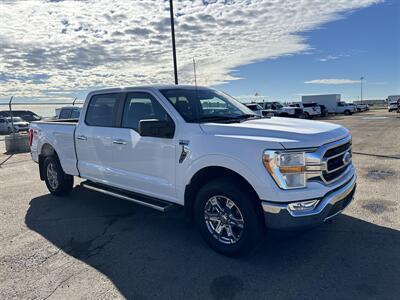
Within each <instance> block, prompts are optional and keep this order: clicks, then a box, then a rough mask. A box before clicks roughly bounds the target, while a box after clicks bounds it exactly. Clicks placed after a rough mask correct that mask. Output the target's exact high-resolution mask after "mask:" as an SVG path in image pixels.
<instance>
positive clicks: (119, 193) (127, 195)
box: [81, 181, 177, 212]
mask: <svg viewBox="0 0 400 300" xmlns="http://www.w3.org/2000/svg"><path fill="white" fill-rule="evenodd" d="M81 186H82V187H85V188H87V189H90V190H93V191H96V192H100V193H103V194H106V195H110V196H113V197H117V198H120V199H124V200H129V201H132V202H134V203H136V204H139V205H142V206H146V207H149V208H153V209H155V210H158V211H161V212H167V211H169V210H171V209H172V208H174V207H176V206H177V205H175V204H174V203H171V202H167V201H164V200H160V199H156V198H151V197H148V196H142V195H138V194H136V193H132V192H129V191H125V190H121V189H117V188H113V187H109V186H106V185H103V184H99V183H94V182H91V181H85V182H82V183H81Z"/></svg>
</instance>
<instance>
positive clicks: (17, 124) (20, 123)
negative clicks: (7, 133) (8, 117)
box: [10, 122, 29, 126]
mask: <svg viewBox="0 0 400 300" xmlns="http://www.w3.org/2000/svg"><path fill="white" fill-rule="evenodd" d="M10 125H11V122H10ZM28 125H29V123H28V122H14V126H28Z"/></svg>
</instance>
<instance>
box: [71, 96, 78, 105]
mask: <svg viewBox="0 0 400 300" xmlns="http://www.w3.org/2000/svg"><path fill="white" fill-rule="evenodd" d="M77 98H78V97H75V99H74V101H72V106H75V101H76V99H77Z"/></svg>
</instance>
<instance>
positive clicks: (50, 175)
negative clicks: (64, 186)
mask: <svg viewBox="0 0 400 300" xmlns="http://www.w3.org/2000/svg"><path fill="white" fill-rule="evenodd" d="M46 172H47V180H48V182H49V185H50V187H51V188H52V189H53V190H56V189H57V187H58V176H57V171H56V168H55V166H54V164H53V163H49V164H48V165H47V171H46Z"/></svg>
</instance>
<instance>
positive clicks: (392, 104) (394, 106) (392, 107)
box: [388, 98, 400, 112]
mask: <svg viewBox="0 0 400 300" xmlns="http://www.w3.org/2000/svg"><path fill="white" fill-rule="evenodd" d="M399 99H400V98H399ZM397 106H398V105H397V100H392V101H391V102H389V104H388V112H392V111H396V110H397Z"/></svg>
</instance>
